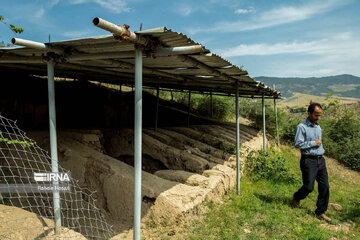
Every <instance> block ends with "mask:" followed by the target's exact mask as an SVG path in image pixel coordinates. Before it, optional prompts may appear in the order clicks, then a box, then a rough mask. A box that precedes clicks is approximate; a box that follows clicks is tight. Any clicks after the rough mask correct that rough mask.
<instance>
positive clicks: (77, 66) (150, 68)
mask: <svg viewBox="0 0 360 240" xmlns="http://www.w3.org/2000/svg"><path fill="white" fill-rule="evenodd" d="M137 34H141V35H142V36H144V37H146V38H149V39H152V41H154V42H155V43H156V44H157V45H158V47H179V46H193V45H197V44H199V43H196V42H194V41H193V40H191V39H190V38H188V37H187V36H186V35H184V34H182V33H177V32H173V31H171V30H168V29H166V28H165V27H161V28H156V29H149V30H144V31H140V32H137ZM47 45H48V46H49V47H50V49H51V51H54V52H55V53H56V55H53V56H55V57H56V59H57V65H56V67H55V76H57V77H70V78H74V79H85V80H95V81H100V82H110V83H115V84H121V83H123V84H132V83H134V64H135V60H134V56H135V53H134V43H133V42H130V41H118V40H115V38H114V37H113V35H106V36H98V37H89V38H81V39H73V40H67V41H60V42H52V43H47ZM47 54H48V53H47V51H44V50H39V49H31V48H27V47H16V48H2V49H0V70H2V71H8V70H16V71H20V70H21V71H22V72H25V73H31V74H39V75H46V74H47V73H46V56H47ZM93 55H96V56H97V57H96V58H91V57H89V56H93ZM99 55H101V57H99ZM146 55H148V56H146ZM79 56H80V58H79ZM76 58H77V59H76ZM236 82H238V84H239V93H240V95H243V96H245V95H246V96H261V95H264V96H266V97H271V98H277V97H278V96H279V95H280V92H277V91H275V90H273V89H271V88H269V87H266V86H265V85H264V84H262V83H259V82H256V81H255V80H253V79H252V78H251V77H249V76H248V73H247V72H246V71H245V70H243V69H241V68H239V67H238V66H236V65H233V64H231V63H230V62H229V61H227V60H225V59H223V58H221V57H220V56H218V55H216V54H213V53H211V52H210V51H209V50H206V51H205V52H204V53H198V54H188V55H172V56H149V54H146V53H145V54H144V58H143V84H144V85H145V86H153V87H157V86H160V87H165V88H173V89H188V90H194V91H212V92H221V93H235V91H236Z"/></svg>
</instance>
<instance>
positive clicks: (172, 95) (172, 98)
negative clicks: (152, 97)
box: [170, 89, 174, 102]
mask: <svg viewBox="0 0 360 240" xmlns="http://www.w3.org/2000/svg"><path fill="white" fill-rule="evenodd" d="M170 91H171V101H172V102H173V101H174V93H173V90H172V89H171V90H170Z"/></svg>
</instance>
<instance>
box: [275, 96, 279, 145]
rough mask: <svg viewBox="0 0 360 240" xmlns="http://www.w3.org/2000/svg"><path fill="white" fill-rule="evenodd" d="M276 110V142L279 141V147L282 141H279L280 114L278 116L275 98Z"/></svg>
mask: <svg viewBox="0 0 360 240" xmlns="http://www.w3.org/2000/svg"><path fill="white" fill-rule="evenodd" d="M274 110H275V123H276V140H277V145H278V146H279V145H280V140H279V123H278V114H277V107H276V98H274Z"/></svg>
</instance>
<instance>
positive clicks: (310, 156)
mask: <svg viewBox="0 0 360 240" xmlns="http://www.w3.org/2000/svg"><path fill="white" fill-rule="evenodd" d="M301 156H302V157H305V158H312V159H317V160H320V159H321V158H322V157H323V155H305V154H302V155H301Z"/></svg>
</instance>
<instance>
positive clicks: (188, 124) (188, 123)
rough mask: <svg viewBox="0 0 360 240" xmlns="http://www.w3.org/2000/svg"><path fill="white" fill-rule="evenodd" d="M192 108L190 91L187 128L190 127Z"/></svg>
mask: <svg viewBox="0 0 360 240" xmlns="http://www.w3.org/2000/svg"><path fill="white" fill-rule="evenodd" d="M190 107H191V91H190V90H189V99H188V121H187V126H188V127H190Z"/></svg>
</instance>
